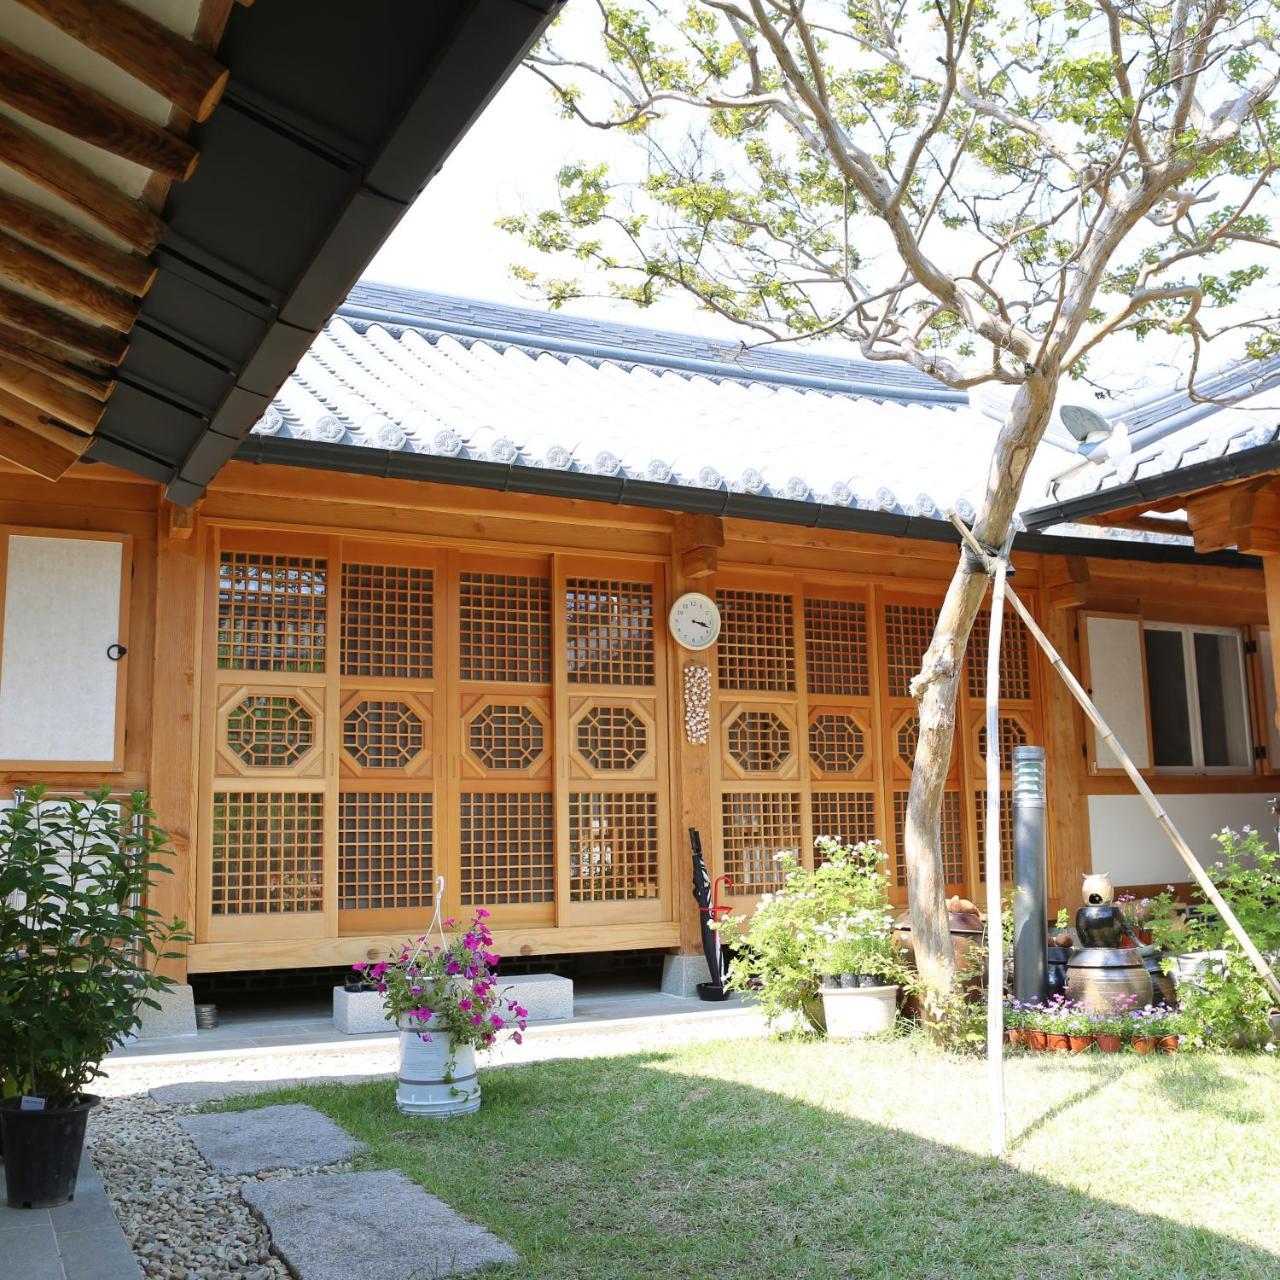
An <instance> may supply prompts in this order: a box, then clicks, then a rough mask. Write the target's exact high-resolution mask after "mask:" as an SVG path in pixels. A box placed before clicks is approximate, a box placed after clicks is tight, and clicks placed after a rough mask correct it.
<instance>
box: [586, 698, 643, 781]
mask: <svg viewBox="0 0 1280 1280" xmlns="http://www.w3.org/2000/svg"><path fill="white" fill-rule="evenodd" d="M577 742H578V754H579V755H580V756H581V757H582V758H583V760H585V761H586V762H587V764H589V765H590V766H591V767H592V768H593V769H609V770H626V769H634V768H635V767H636V765H638V764H639V763H640V761H641V760H643V759H644V757H645V753H646V752H647V751H648V750H649V731H648V729H647V728H646V726H645V723H644V721H643V720H642V719H641V718H640V717H639V716H638V715H636V713H635V712H634V711H632V710H631V708H630V707H618V706H608V705H605V706H598V707H592V708H591V710H590V711H588V712H587V713H586V714H585V715H584V716H583V717H582V719H581V720H579V721H578V732H577Z"/></svg>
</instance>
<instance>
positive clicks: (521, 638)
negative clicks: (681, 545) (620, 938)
mask: <svg viewBox="0 0 1280 1280" xmlns="http://www.w3.org/2000/svg"><path fill="white" fill-rule="evenodd" d="M210 556H211V563H212V569H211V573H210V583H209V593H208V596H207V618H208V622H207V632H206V658H205V688H206V690H207V691H208V692H207V693H206V707H205V715H204V717H203V724H204V734H205V742H204V752H203V762H204V763H203V767H202V782H203V803H204V808H205V813H206V815H207V824H206V825H205V831H206V833H207V834H206V836H205V838H204V839H203V840H202V842H201V851H200V865H201V884H202V889H201V903H200V906H201V915H200V927H199V940H200V941H202V942H203V941H207V942H235V941H240V940H246V941H248V940H255V939H258V940H263V941H292V940H298V941H299V942H305V941H306V940H307V939H316V938H322V937H337V936H340V935H352V936H368V935H373V936H386V937H392V938H394V937H397V936H404V935H406V934H411V933H413V932H415V931H418V932H420V931H421V930H422V929H424V928H425V927H426V924H427V922H428V921H429V920H430V918H431V914H432V911H433V909H434V906H435V902H434V896H433V895H434V888H435V886H434V882H435V877H436V876H437V875H439V874H441V873H443V874H444V875H445V877H446V881H447V888H446V898H445V901H444V903H443V904H442V905H443V907H444V911H445V914H446V915H449V916H455V917H458V918H460V919H465V918H469V916H470V915H471V913H472V912H473V911H474V910H475V909H476V908H477V907H484V908H486V909H487V910H489V911H490V912H491V914H492V923H493V924H494V926H495V927H496V928H499V929H504V928H507V929H524V928H537V927H545V926H554V925H591V924H600V925H603V926H608V925H611V924H625V923H631V922H636V923H638V922H659V921H668V920H670V919H671V918H672V911H673V906H672V898H671V875H670V867H669V862H670V857H671V839H670V827H671V822H672V818H671V799H670V790H669V789H670V785H671V783H670V778H669V768H668V758H669V744H668V741H667V736H668V727H667V726H668V718H667V709H666V705H665V701H666V697H667V696H668V691H667V687H666V680H667V671H666V659H665V653H664V641H665V637H664V635H663V631H662V621H663V619H664V617H665V608H666V603H665V588H664V576H663V574H664V571H663V568H662V566H660V565H655V564H653V563H650V562H633V561H630V560H624V561H604V560H585V559H581V558H561V557H557V556H554V555H543V556H525V557H518V556H496V555H493V556H491V555H478V554H477V555H472V554H465V553H462V552H455V551H444V550H437V549H434V548H429V547H420V546H415V545H411V544H407V543H404V544H402V543H386V544H383V543H374V542H366V541H363V540H357V539H351V538H324V537H306V536H302V535H298V536H296V537H294V536H281V535H277V534H266V533H250V532H247V531H242V530H228V529H219V530H215V532H214V534H213V535H212V545H211V548H210ZM606 944H607V939H606V937H605V936H604V935H602V936H601V945H606Z"/></svg>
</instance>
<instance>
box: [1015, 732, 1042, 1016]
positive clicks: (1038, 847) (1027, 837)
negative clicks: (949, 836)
mask: <svg viewBox="0 0 1280 1280" xmlns="http://www.w3.org/2000/svg"><path fill="white" fill-rule="evenodd" d="M1044 775H1045V763H1044V748H1043V747H1014V749H1013V885H1014V888H1013V995H1014V999H1016V1000H1018V1001H1021V1002H1022V1003H1024V1004H1025V1003H1028V1002H1029V1003H1032V1004H1039V1003H1040V1002H1041V1001H1043V1000H1044V999H1045V997H1046V995H1047V994H1048V983H1047V958H1046V950H1045V949H1046V946H1047V939H1046V932H1047V929H1048V899H1047V897H1046V887H1045V881H1046V878H1047V865H1046V864H1047V858H1046V854H1045V776H1044Z"/></svg>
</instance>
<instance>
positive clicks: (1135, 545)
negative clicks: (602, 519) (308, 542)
mask: <svg viewBox="0 0 1280 1280" xmlns="http://www.w3.org/2000/svg"><path fill="white" fill-rule="evenodd" d="M235 456H236V460H237V461H240V462H250V463H255V464H264V465H275V466H286V467H304V468H309V469H311V470H317V471H336V472H341V473H345V474H348V475H351V474H355V475H367V476H379V477H381V478H383V479H388V480H419V481H426V482H431V483H434V484H448V485H456V486H459V487H462V488H470V489H489V490H493V491H496V492H501V493H522V494H529V495H535V496H541V497H554V498H573V499H577V500H579V501H582V500H586V501H590V502H605V503H612V504H614V505H616V506H632V507H645V508H649V509H659V510H663V511H680V512H687V513H689V514H692V515H716V516H725V517H732V518H735V519H739V520H759V521H765V522H769V523H773V524H788V525H798V526H802V527H805V528H811V529H839V530H843V531H847V532H850V533H874V534H883V535H887V536H889V537H896V538H918V539H921V540H923V541H927V542H946V543H951V544H958V543H959V538H958V536H957V535H956V532H955V530H954V529H952V528H951V526H950V525H949V524H948V523H947V522H946V521H945V520H940V519H931V518H928V517H923V516H905V515H897V514H895V513H893V512H889V511H866V510H863V509H862V508H860V507H842V506H836V505H835V504H832V503H825V502H794V501H790V500H788V499H785V498H762V497H758V496H756V495H754V494H749V493H734V492H732V491H730V490H727V489H699V488H694V487H692V486H689V485H678V484H658V483H655V482H654V481H651V480H633V479H631V478H630V477H627V476H598V475H588V474H586V473H584V472H579V471H552V470H550V469H548V468H545V467H526V466H519V465H511V464H508V463H499V462H483V461H479V460H476V459H472V458H452V457H442V456H441V455H439V454H427V453H406V452H402V451H397V450H388V449H370V448H367V447H365V446H363V445H350V444H329V443H325V442H323V441H316V440H294V439H289V438H287V437H276V436H260V435H254V436H250V437H248V439H246V440H243V441H241V443H240V446H239V448H238V449H237V450H236V454H235ZM1014 549H1015V550H1018V551H1026V552H1029V553H1032V554H1037V555H1083V556H1092V557H1094V558H1097V559H1104V560H1136V561H1145V562H1148V563H1150V562H1157V563H1166V564H1169V563H1171V564H1211V565H1218V566H1220V567H1222V568H1226V569H1256V568H1258V567H1259V565H1260V564H1261V561H1259V560H1258V559H1257V558H1256V557H1253V556H1242V555H1239V554H1237V553H1236V552H1231V551H1223V552H1214V553H1211V554H1208V555H1198V554H1197V553H1196V552H1195V550H1194V549H1193V548H1192V547H1183V546H1176V545H1173V544H1169V543H1151V542H1125V541H1121V540H1113V541H1106V540H1104V539H1102V538H1070V537H1054V536H1052V535H1046V534H1040V533H1035V532H1030V533H1022V534H1019V535H1018V537H1017V538H1016V539H1015V541H1014Z"/></svg>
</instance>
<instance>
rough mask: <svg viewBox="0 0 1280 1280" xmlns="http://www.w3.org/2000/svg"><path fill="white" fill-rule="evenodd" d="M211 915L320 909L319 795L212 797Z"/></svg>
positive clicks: (266, 793) (321, 844) (233, 794)
mask: <svg viewBox="0 0 1280 1280" xmlns="http://www.w3.org/2000/svg"><path fill="white" fill-rule="evenodd" d="M212 847H213V859H212V862H213V875H212V889H213V894H212V906H213V914H214V915H216V916H224V915H225V916H233V915H268V914H275V913H278V912H282V911H322V910H324V797H323V796H319V795H313V794H300V793H292V794H290V793H280V792H269V791H220V792H216V793H215V794H214V797H213V839H212Z"/></svg>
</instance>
